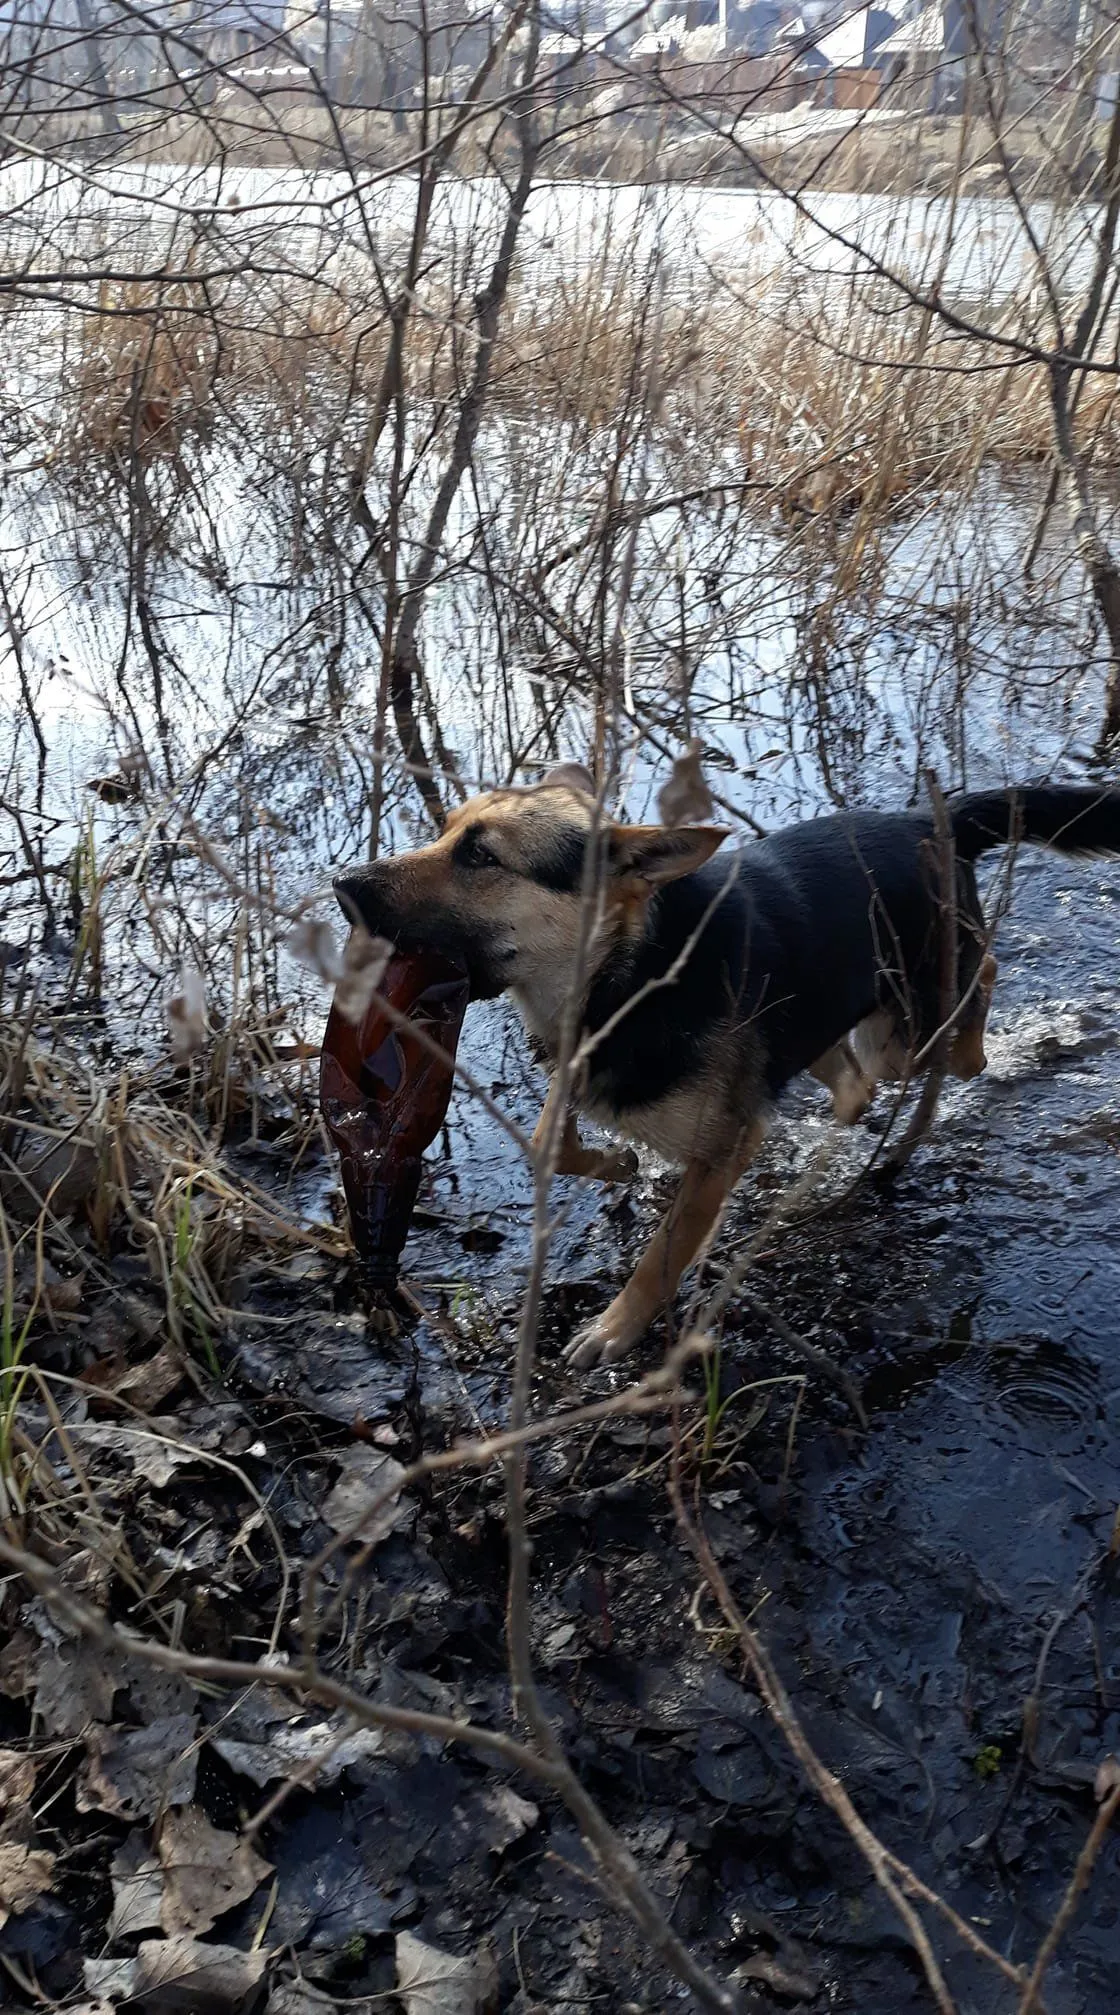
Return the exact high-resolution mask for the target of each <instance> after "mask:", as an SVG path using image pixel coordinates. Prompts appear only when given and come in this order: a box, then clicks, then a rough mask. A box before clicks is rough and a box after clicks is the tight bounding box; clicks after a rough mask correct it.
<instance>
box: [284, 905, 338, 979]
mask: <svg viewBox="0 0 1120 2015" xmlns="http://www.w3.org/2000/svg"><path fill="white" fill-rule="evenodd" d="M284 950H285V951H288V952H291V954H292V957H293V958H295V959H298V960H299V962H300V964H301V965H305V966H310V968H311V970H312V972H313V973H317V974H318V976H319V978H320V979H321V980H325V981H326V983H327V985H328V986H332V987H333V986H334V985H335V983H336V981H338V980H340V979H341V978H342V957H341V954H340V952H339V949H338V943H337V940H336V938H335V934H334V932H333V930H332V929H331V927H330V925H329V923H327V922H326V920H325V918H323V917H301V918H300V921H299V923H298V924H297V925H296V927H295V929H294V931H291V932H290V933H289V934H288V936H287V937H286V938H285V939H284Z"/></svg>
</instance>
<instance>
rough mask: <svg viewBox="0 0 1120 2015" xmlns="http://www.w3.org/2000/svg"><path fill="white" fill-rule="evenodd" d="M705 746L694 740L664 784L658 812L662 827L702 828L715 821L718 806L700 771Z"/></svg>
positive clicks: (659, 795) (658, 799) (658, 798)
mask: <svg viewBox="0 0 1120 2015" xmlns="http://www.w3.org/2000/svg"><path fill="white" fill-rule="evenodd" d="M703 746H704V745H703V743H702V742H698V741H697V740H696V739H695V737H693V739H692V740H691V741H690V742H689V743H688V745H687V747H686V748H685V750H684V753H683V755H679V756H678V757H677V759H676V761H675V763H674V764H673V767H672V770H671V771H670V773H669V779H668V782H667V783H664V784H662V786H661V789H660V791H659V792H658V794H657V810H658V814H659V816H660V819H661V823H662V825H663V826H702V825H706V824H708V823H709V822H710V821H711V820H712V819H714V818H715V815H716V808H715V804H714V802H713V799H712V794H711V791H710V790H709V789H708V786H707V783H706V782H705V780H704V772H703V770H702V769H701V767H700V758H701V755H702V754H703Z"/></svg>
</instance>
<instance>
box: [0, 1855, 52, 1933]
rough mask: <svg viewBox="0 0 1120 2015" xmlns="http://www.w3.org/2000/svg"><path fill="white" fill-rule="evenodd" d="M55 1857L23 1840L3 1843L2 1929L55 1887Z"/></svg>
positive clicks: (0, 1862) (0, 1874)
mask: <svg viewBox="0 0 1120 2015" xmlns="http://www.w3.org/2000/svg"><path fill="white" fill-rule="evenodd" d="M53 1872H54V1855H53V1854H47V1853H46V1852H44V1851H43V1850H42V1849H40V1848H38V1847H25V1846H24V1844H23V1842H22V1841H21V1840H0V1928H2V1927H3V1926H4V1925H5V1924H6V1923H7V1921H8V1919H9V1917H10V1916H11V1915H12V1913H13V1911H14V1912H17V1913H18V1912H19V1911H20V1910H27V1909H28V1908H29V1907H30V1905H31V1904H32V1903H34V1901H35V1898H36V1897H37V1896H42V1895H43V1894H44V1893H45V1891H46V1890H48V1889H49V1888H50V1886H51V1876H52V1874H53Z"/></svg>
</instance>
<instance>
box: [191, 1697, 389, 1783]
mask: <svg viewBox="0 0 1120 2015" xmlns="http://www.w3.org/2000/svg"><path fill="white" fill-rule="evenodd" d="M209 1740H210V1747H211V1748H212V1749H216V1750H217V1752H218V1755H219V1756H220V1757H221V1758H222V1760H223V1762H225V1763H228V1764H229V1767H230V1769H231V1770H236V1771H237V1772H238V1773H239V1774H240V1775H241V1776H242V1777H248V1778H251V1779H252V1782H253V1783H254V1784H258V1785H261V1786H262V1787H263V1786H264V1785H266V1784H271V1783H272V1782H273V1781H274V1780H275V1779H276V1778H278V1777H291V1776H293V1775H294V1774H295V1773H296V1772H298V1773H299V1777H300V1781H301V1783H304V1784H333V1783H334V1782H335V1780H336V1778H338V1777H341V1775H342V1772H343V1771H344V1770H349V1769H351V1768H352V1767H353V1765H354V1764H356V1763H361V1762H364V1761H365V1760H366V1759H367V1758H368V1757H371V1756H379V1755H380V1754H381V1752H382V1749H383V1748H384V1739H383V1737H382V1736H381V1734H380V1732H379V1731H378V1730H377V1729H376V1728H353V1729H349V1730H348V1728H347V1718H346V1716H345V1715H342V1714H338V1715H335V1716H333V1717H332V1719H331V1720H329V1721H308V1720H306V1719H304V1717H303V1715H302V1713H301V1711H300V1710H299V1709H298V1708H297V1709H296V1710H295V1711H294V1712H293V1711H292V1708H291V1704H290V1703H289V1702H287V1701H285V1702H284V1703H283V1704H282V1705H280V1704H274V1703H272V1702H270V1700H269V1699H267V1698H262V1697H261V1695H260V1694H259V1693H254V1694H247V1695H245V1696H243V1698H242V1699H241V1700H240V1701H239V1702H238V1703H237V1706H236V1707H235V1708H234V1709H233V1710H232V1711H230V1710H229V1709H226V1710H225V1711H224V1712H223V1714H222V1718H221V1721H220V1722H219V1723H218V1724H217V1726H216V1727H215V1728H213V1729H212V1730H211V1731H210V1737H209Z"/></svg>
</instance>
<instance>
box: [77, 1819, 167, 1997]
mask: <svg viewBox="0 0 1120 2015" xmlns="http://www.w3.org/2000/svg"><path fill="white" fill-rule="evenodd" d="M109 1872H110V1874H111V1875H112V1878H113V1914H112V1916H111V1918H110V1919H109V1936H110V1938H113V1939H115V1938H127V1937H129V1936H131V1934H132V1933H133V1932H135V1931H158V1930H160V1929H161V1923H160V1905H161V1903H162V1901H163V1870H162V1868H161V1867H160V1865H159V1862H158V1861H157V1859H156V1857H155V1854H154V1852H153V1850H152V1848H151V1846H150V1845H149V1842H148V1837H147V1835H146V1834H145V1833H141V1832H140V1831H139V1830H134V1831H133V1832H131V1833H130V1834H129V1835H128V1837H127V1839H126V1840H124V1841H123V1842H122V1843H121V1845H120V1846H119V1847H118V1849H117V1851H116V1853H115V1854H114V1856H113V1859H112V1861H111V1862H110V1863H109ZM89 1985H90V1982H89V1981H88V1980H87V1981H86V1986H87V1987H88V1986H89Z"/></svg>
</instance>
